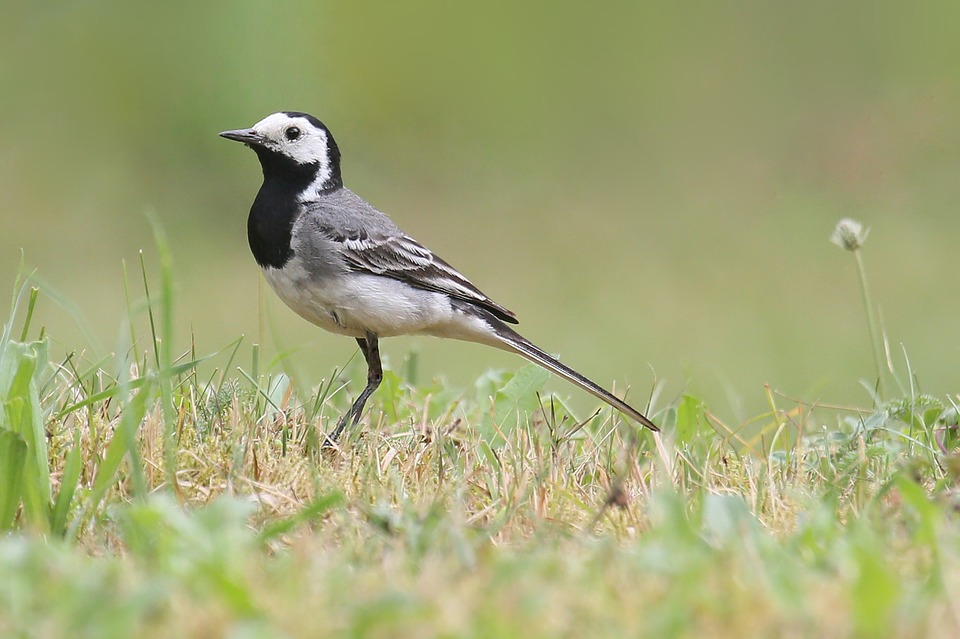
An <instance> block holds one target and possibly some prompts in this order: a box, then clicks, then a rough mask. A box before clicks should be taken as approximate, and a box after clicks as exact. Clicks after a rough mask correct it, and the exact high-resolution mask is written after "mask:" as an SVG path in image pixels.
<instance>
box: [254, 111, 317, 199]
mask: <svg viewBox="0 0 960 639" xmlns="http://www.w3.org/2000/svg"><path fill="white" fill-rule="evenodd" d="M251 128H252V129H253V131H254V132H255V133H258V134H260V135H261V136H263V138H264V146H265V147H266V148H268V149H270V150H272V151H276V152H278V153H282V154H283V155H285V156H287V157H288V158H290V159H292V160H293V161H294V162H296V163H297V164H316V165H318V167H319V169H318V171H317V179H316V180H315V181H314V183H313V184H311V185H310V188H308V189H307V190H306V191H305V192H304V194H303V196H302V197H301V199H311V197H313V196H315V194H316V192H317V191H319V190H320V189H321V188H322V187H323V185H324V184H325V183H326V182H327V180H329V179H330V177H331V175H333V170H332V169H331V167H330V152H329V140H328V137H327V133H326V131H324V130H323V129H320V128H318V127H316V126H314V125H313V124H311V123H310V121H309V120H307V119H306V118H304V117H299V116H298V117H291V116H289V115H287V114H286V113H274V114H273V115H268V116H267V117H265V118H264V119H262V120H260V121H259V122H257V123H256V124H254V125H253V126H252V127H251Z"/></svg>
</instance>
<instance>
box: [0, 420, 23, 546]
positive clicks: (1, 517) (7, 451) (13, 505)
mask: <svg viewBox="0 0 960 639" xmlns="http://www.w3.org/2000/svg"><path fill="white" fill-rule="evenodd" d="M26 459H27V444H26V443H25V442H24V441H23V438H21V437H20V436H19V435H18V434H16V433H14V432H13V431H10V430H6V429H0V530H10V529H11V528H13V522H14V517H16V515H17V506H19V505H20V494H21V486H22V484H23V467H24V464H25V462H26Z"/></svg>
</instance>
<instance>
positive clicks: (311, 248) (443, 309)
mask: <svg viewBox="0 0 960 639" xmlns="http://www.w3.org/2000/svg"><path fill="white" fill-rule="evenodd" d="M220 136H221V137H223V138H226V139H228V140H233V141H236V142H241V143H243V144H244V145H246V146H247V147H249V148H251V149H252V150H253V151H254V152H255V153H256V154H257V158H258V159H259V160H260V165H261V168H262V170H263V183H262V184H261V186H260V190H259V192H258V193H257V196H256V198H255V199H254V201H253V205H252V206H251V208H250V214H249V216H248V218H247V239H248V241H249V244H250V250H251V252H252V253H253V257H254V259H256V261H257V264H258V265H259V266H260V269H261V271H262V273H263V276H264V279H266V281H267V282H268V283H269V284H270V286H271V288H272V289H273V290H274V291H275V292H276V294H277V296H278V297H280V299H281V300H283V302H284V303H285V304H286V305H287V306H289V307H290V308H291V309H292V310H293V311H294V312H296V313H297V314H298V315H300V316H301V317H303V318H304V319H306V320H307V321H308V322H311V323H312V324H315V325H316V326H319V327H320V328H323V329H326V330H327V331H330V332H332V333H336V334H339V335H345V336H348V337H353V338H354V339H356V341H357V344H358V345H359V347H360V352H361V353H362V354H363V357H364V359H365V360H366V364H367V384H366V386H365V387H364V389H363V391H362V392H361V393H360V394H359V396H357V398H356V400H355V401H354V402H353V405H352V406H351V407H350V409H349V410H348V411H347V412H346V413H345V414H344V415H343V416H342V417H341V419H340V420H339V421H338V424H337V426H336V428H335V429H334V430H333V431H332V432H331V433H329V434H328V437H329V438H330V440H331V441H333V442H336V441H337V439H338V438H339V436H340V435H341V434H342V433H343V431H344V430H345V429H347V428H348V427H350V428H352V427H355V426H356V424H357V423H358V422H359V419H360V417H361V413H362V412H363V408H364V405H365V404H366V402H367V400H368V399H369V397H370V395H372V394H373V392H374V391H375V390H376V389H377V387H378V386H379V385H380V382H381V381H382V380H383V367H382V364H381V361H380V346H379V343H380V340H381V339H383V338H387V337H395V336H398V335H431V336H435V337H442V338H452V339H457V340H463V341H467V342H476V343H479V344H483V345H486V346H492V347H495V348H498V349H501V350H505V351H509V352H512V353H516V354H518V355H520V356H522V357H524V358H526V359H527V360H529V361H531V362H533V363H535V364H537V365H539V366H541V367H543V368H545V369H546V370H548V371H550V372H552V373H554V374H556V375H559V376H560V377H562V378H564V379H566V380H568V381H570V382H572V383H573V384H575V385H576V386H579V387H580V388H582V389H583V390H585V391H587V392H588V393H591V394H592V395H594V396H596V397H597V398H599V399H601V400H603V401H604V402H606V403H607V404H609V405H611V406H613V407H614V408H616V409H617V410H618V411H620V412H621V413H623V414H624V415H626V416H627V417H629V418H630V419H632V420H633V421H635V422H638V423H640V424H642V425H643V426H645V427H646V428H648V429H650V430H651V431H654V432H656V431H658V430H659V429H658V427H657V425H656V424H654V423H653V422H652V421H651V420H650V419H648V418H647V417H646V415H644V414H643V413H641V412H640V411H639V410H637V409H635V408H633V407H632V406H630V405H629V404H627V403H626V402H625V401H624V400H622V399H620V398H619V397H616V396H615V395H614V394H613V393H611V392H609V391H607V390H606V389H604V388H603V387H601V386H600V385H598V384H597V383H595V382H593V381H591V380H590V379H588V378H587V377H585V376H584V375H582V374H580V373H578V372H577V371H575V370H574V369H572V368H570V367H569V366H567V365H566V364H563V363H562V362H560V361H559V360H558V359H557V358H555V357H553V356H552V355H550V354H548V353H547V352H546V351H544V350H543V349H541V348H539V347H538V346H536V345H534V344H533V343H532V342H530V341H529V340H527V339H526V338H524V337H522V336H521V335H520V334H519V333H518V332H517V331H515V330H514V329H513V328H511V325H515V324H517V323H518V320H517V317H516V315H515V314H514V313H513V312H512V311H510V310H508V309H507V308H505V307H504V306H501V305H500V304H498V303H497V302H495V301H493V300H492V299H490V298H489V297H488V296H487V295H485V294H484V293H483V292H481V291H480V289H479V288H477V287H476V286H474V284H473V283H471V282H470V280H468V279H467V278H466V277H465V276H464V275H462V274H461V273H460V272H459V271H458V270H456V269H455V268H453V267H452V266H450V264H448V263H447V262H446V261H444V260H443V259H441V258H440V257H439V256H438V255H437V254H436V253H434V252H433V251H431V250H430V249H428V248H426V247H425V246H424V245H423V244H421V243H419V242H417V241H416V240H415V239H413V238H412V237H410V236H409V235H407V234H406V233H404V232H403V231H402V230H400V228H399V227H398V226H397V225H396V224H394V222H393V221H392V220H391V219H390V218H389V217H387V216H386V215H385V214H384V213H382V212H380V211H379V210H378V209H376V208H374V206H373V205H371V204H370V203H368V202H367V201H366V200H364V199H362V198H361V197H360V196H358V195H356V194H355V193H354V192H353V191H351V190H350V189H348V188H347V187H345V186H344V185H343V177H342V175H341V163H340V148H339V146H337V143H336V141H335V140H334V138H333V135H332V134H331V133H330V130H329V129H328V128H327V127H326V125H325V124H323V122H321V121H320V120H319V119H317V118H316V117H314V116H312V115H309V114H307V113H303V112H300V111H281V112H278V113H273V114H271V115H268V116H267V117H265V118H263V119H262V120H260V121H259V122H257V123H256V124H254V125H253V126H252V127H250V128H247V129H235V130H231V131H223V132H222V133H220Z"/></svg>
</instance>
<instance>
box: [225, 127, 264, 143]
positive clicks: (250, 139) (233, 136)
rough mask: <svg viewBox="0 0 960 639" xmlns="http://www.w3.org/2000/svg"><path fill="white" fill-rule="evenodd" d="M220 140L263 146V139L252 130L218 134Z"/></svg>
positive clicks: (237, 130)
mask: <svg viewBox="0 0 960 639" xmlns="http://www.w3.org/2000/svg"><path fill="white" fill-rule="evenodd" d="M220 137H221V138H227V139H228V140H233V141H235V142H243V143H244V144H263V142H264V138H263V136H262V135H260V134H259V133H257V132H256V131H254V130H253V129H236V130H235V131H224V132H223V133H221V134H220Z"/></svg>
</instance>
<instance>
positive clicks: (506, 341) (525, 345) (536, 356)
mask: <svg viewBox="0 0 960 639" xmlns="http://www.w3.org/2000/svg"><path fill="white" fill-rule="evenodd" d="M491 320H492V321H491ZM486 321H487V324H489V325H490V327H491V328H492V329H493V330H494V332H495V333H496V336H497V338H498V339H499V340H500V342H501V344H502V346H503V348H504V349H505V350H509V351H513V352H514V353H517V354H518V355H522V356H523V357H525V358H526V359H528V360H530V361H531V362H533V363H534V364H538V365H540V366H542V367H544V368H545V369H547V370H548V371H550V372H552V373H554V374H556V375H559V376H560V377H562V378H564V379H566V380H567V381H569V382H572V383H573V384H576V385H577V386H579V387H580V388H582V389H583V390H585V391H587V392H588V393H590V394H591V395H593V396H595V397H597V398H599V399H602V400H603V401H605V402H606V403H608V404H610V405H611V406H613V407H614V408H616V409H617V410H618V411H620V412H621V413H623V414H624V415H626V416H627V417H629V418H631V419H633V420H634V421H636V422H639V423H640V424H643V425H644V426H646V427H647V428H649V429H650V430H652V431H653V432H659V431H660V429H659V428H658V427H657V425H656V424H654V423H653V422H652V421H650V420H649V419H648V418H647V416H646V415H644V414H643V413H641V412H640V411H638V410H637V409H636V408H634V407H633V406H631V405H630V404H628V403H626V402H625V401H623V400H622V399H620V398H619V397H617V396H615V395H614V394H613V393H611V392H610V391H608V390H606V389H604V388H603V387H601V386H599V385H598V384H596V383H594V382H592V381H590V380H589V379H587V378H586V377H584V376H583V375H581V374H580V373H578V372H577V371H575V370H573V369H572V368H570V367H569V366H567V365H566V364H564V363H562V362H560V361H558V360H557V359H556V358H554V357H551V356H550V355H548V354H547V353H545V352H543V351H542V350H541V349H539V348H538V347H537V346H535V345H534V344H533V343H531V342H530V341H528V340H527V339H526V338H524V337H523V336H522V335H520V334H519V333H517V332H516V331H514V330H513V329H511V328H509V327H508V326H506V325H505V324H503V322H500V321H497V320H494V319H493V318H486Z"/></svg>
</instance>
